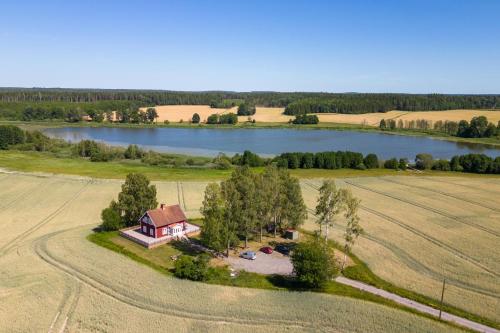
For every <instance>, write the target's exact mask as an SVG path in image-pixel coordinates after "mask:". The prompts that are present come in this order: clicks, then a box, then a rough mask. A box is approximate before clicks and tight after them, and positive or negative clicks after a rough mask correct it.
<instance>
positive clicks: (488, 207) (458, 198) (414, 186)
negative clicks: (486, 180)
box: [378, 177, 500, 212]
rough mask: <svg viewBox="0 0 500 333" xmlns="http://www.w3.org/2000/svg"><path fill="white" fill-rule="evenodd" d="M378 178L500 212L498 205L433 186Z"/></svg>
mask: <svg viewBox="0 0 500 333" xmlns="http://www.w3.org/2000/svg"><path fill="white" fill-rule="evenodd" d="M378 179H380V180H383V181H385V182H389V183H394V184H398V185H402V186H406V187H410V188H412V187H413V188H418V189H421V190H424V191H428V192H433V193H438V194H440V195H443V196H446V197H449V198H453V199H456V200H460V201H463V202H467V203H470V204H473V205H476V206H479V207H483V208H486V209H489V210H493V211H495V212H500V209H498V208H496V207H491V206H488V205H485V204H482V203H480V202H477V201H474V200H469V199H465V198H462V197H460V196H458V195H454V194H450V193H446V192H443V191H439V190H436V189H431V188H428V187H425V186H418V185H409V184H405V183H403V182H399V181H397V180H394V179H388V178H387V177H379V178H378ZM499 195H500V194H499Z"/></svg>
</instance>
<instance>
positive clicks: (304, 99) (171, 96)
mask: <svg viewBox="0 0 500 333" xmlns="http://www.w3.org/2000/svg"><path fill="white" fill-rule="evenodd" d="M104 101H108V102H109V101H115V102H124V103H131V104H134V105H135V106H140V107H147V106H155V105H182V104H187V105H210V106H212V107H222V108H228V107H233V106H238V105H240V104H242V103H247V104H248V105H258V106H265V107H286V110H285V114H288V115H297V114H306V113H325V112H328V113H329V112H337V113H368V112H386V111H389V110H405V111H426V110H450V109H469V108H470V109H495V108H499V106H500V95H440V94H428V95H420V94H390V93H387V94H365V93H363V94H357V93H306V92H230V91H203V92H183V91H162V90H113V89H41V88H32V89H28V88H0V102H1V103H0V105H5V104H4V103H29V104H31V105H32V106H33V107H35V106H36V105H35V104H39V103H61V102H64V103H86V104H94V103H98V102H104ZM4 109H5V108H4V107H3V106H2V107H0V111H1V112H2V113H3V112H4Z"/></svg>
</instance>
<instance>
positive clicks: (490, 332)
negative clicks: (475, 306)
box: [335, 276, 500, 333]
mask: <svg viewBox="0 0 500 333" xmlns="http://www.w3.org/2000/svg"><path fill="white" fill-rule="evenodd" d="M335 281H337V282H338V283H342V284H345V285H348V286H351V287H354V288H357V289H360V290H363V291H366V292H369V293H371V294H374V295H378V296H381V297H383V298H386V299H389V300H392V301H394V302H396V303H399V304H401V305H404V306H407V307H409V308H412V309H415V310H417V311H420V312H424V313H428V314H430V315H432V316H434V317H439V310H437V309H434V308H431V307H430V306H427V305H423V304H421V303H418V302H415V301H412V300H410V299H408V298H404V297H401V296H398V295H396V294H393V293H390V292H388V291H385V290H382V289H378V288H375V287H373V286H370V285H368V284H365V283H363V282H359V281H356V280H351V279H348V278H346V277H343V276H339V277H337V278H336V279H335ZM441 319H443V320H446V321H449V322H452V323H455V324H458V325H460V326H464V327H467V328H470V329H471V330H474V331H478V332H485V333H500V331H499V330H497V329H494V328H492V327H489V326H486V325H482V324H479V323H476V322H474V321H470V320H467V319H464V318H462V317H458V316H455V315H452V314H449V313H447V312H442V313H441Z"/></svg>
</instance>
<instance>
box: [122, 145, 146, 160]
mask: <svg viewBox="0 0 500 333" xmlns="http://www.w3.org/2000/svg"><path fill="white" fill-rule="evenodd" d="M124 156H125V158H127V159H130V160H135V159H139V158H142V157H143V156H144V151H142V149H141V148H139V146H137V145H129V146H128V147H127V149H126V150H125V153H124Z"/></svg>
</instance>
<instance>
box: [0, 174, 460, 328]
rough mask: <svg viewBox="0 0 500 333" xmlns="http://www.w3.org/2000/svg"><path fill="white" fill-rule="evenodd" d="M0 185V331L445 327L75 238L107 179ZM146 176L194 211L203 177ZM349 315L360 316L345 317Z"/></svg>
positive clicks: (92, 214)
mask: <svg viewBox="0 0 500 333" xmlns="http://www.w3.org/2000/svg"><path fill="white" fill-rule="evenodd" d="M0 184H1V187H0V189H1V190H0V218H1V221H2V226H3V227H4V231H3V232H2V233H0V244H1V246H0V297H1V299H2V302H1V303H0V323H1V324H0V325H6V326H0V330H1V331H5V330H6V329H8V330H10V331H63V330H64V329H66V330H67V331H78V332H90V331H106V332H123V331H131V332H132V331H138V330H147V331H151V332H159V331H164V330H165V329H166V328H168V329H170V330H175V331H206V330H215V329H216V330H219V331H223V332H224V331H228V332H229V331H235V330H238V331H248V332H250V331H255V330H256V329H263V328H265V329H266V331H285V330H286V331H292V332H294V331H297V332H299V331H317V330H336V331H346V330H348V331H353V330H354V331H371V332H388V331H392V332H400V331H407V332H419V331H434V332H451V331H454V329H452V328H451V327H449V326H445V325H444V324H440V323H437V322H435V321H431V320H428V319H425V318H422V317H418V316H416V315H414V314H411V313H407V312H401V311H399V310H396V309H392V308H388V307H384V306H381V305H378V304H374V303H369V302H363V301H360V300H355V299H350V298H345V297H340V296H331V295H324V294H318V293H294V292H278V291H267V290H258V289H245V288H230V287H223V286H215V285H205V284H200V283H193V282H189V281H183V280H174V279H171V278H168V277H165V276H163V275H161V274H158V273H157V272H155V271H153V270H151V269H149V268H148V267H145V266H142V265H138V264H137V263H135V262H133V261H131V260H129V259H128V258H127V257H125V256H121V255H119V254H116V253H114V252H111V251H108V250H106V249H104V248H101V247H99V246H97V245H95V244H93V243H91V242H89V241H88V240H86V238H85V237H86V235H88V234H89V233H90V232H91V229H92V228H93V227H94V226H96V224H97V223H98V221H99V214H100V210H101V209H102V208H104V207H105V206H106V205H107V204H108V203H109V200H111V199H112V198H113V197H115V196H116V195H117V193H118V191H119V186H120V182H119V181H116V180H91V179H88V178H78V177H64V176H51V177H46V176H43V175H37V176H35V175H21V174H5V173H1V174H0ZM156 184H157V186H158V192H159V198H160V201H165V200H170V201H171V202H170V203H174V202H179V201H183V203H182V204H183V205H185V206H187V209H188V215H189V216H190V217H193V216H197V215H198V212H197V210H196V208H197V205H198V206H199V204H200V202H197V200H199V198H200V196H199V194H196V195H194V194H195V193H199V192H200V191H201V190H202V189H203V187H204V186H205V183H204V182H198V183H189V184H188V183H176V182H169V183H163V182H158V183H156ZM182 193H184V196H183V195H182ZM188 198H190V199H188ZM172 201H173V202H172ZM360 248H361V247H360ZM139 276H140V279H138V277H139ZM242 300H244V301H242ZM290 305H293V306H290ZM14 307H15V309H16V311H12V308H14ZM284 308H286V309H287V310H286V311H283V309H284ZM124 314H126V316H127V319H126V320H124ZM359 317H363V318H364V320H362V321H360V320H352V319H351V318H359Z"/></svg>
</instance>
